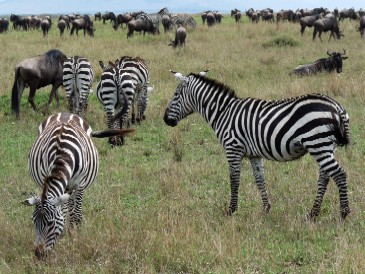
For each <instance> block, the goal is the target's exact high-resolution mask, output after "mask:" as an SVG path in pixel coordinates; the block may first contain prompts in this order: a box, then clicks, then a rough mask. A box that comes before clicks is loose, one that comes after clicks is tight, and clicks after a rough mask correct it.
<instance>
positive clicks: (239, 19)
mask: <svg viewBox="0 0 365 274" xmlns="http://www.w3.org/2000/svg"><path fill="white" fill-rule="evenodd" d="M241 18H242V13H241V12H240V11H237V12H236V13H235V14H234V20H235V21H236V23H239V22H241Z"/></svg>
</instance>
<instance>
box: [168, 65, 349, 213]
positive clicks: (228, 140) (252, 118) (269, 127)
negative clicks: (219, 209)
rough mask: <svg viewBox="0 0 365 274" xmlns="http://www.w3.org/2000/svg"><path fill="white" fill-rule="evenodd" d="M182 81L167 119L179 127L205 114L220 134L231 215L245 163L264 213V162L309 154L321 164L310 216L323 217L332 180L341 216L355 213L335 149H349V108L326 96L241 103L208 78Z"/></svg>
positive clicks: (192, 76) (266, 201)
mask: <svg viewBox="0 0 365 274" xmlns="http://www.w3.org/2000/svg"><path fill="white" fill-rule="evenodd" d="M173 73H174V74H175V76H176V78H178V79H179V80H180V84H179V86H178V87H177V89H176V92H175V95H174V96H173V98H172V100H171V102H170V103H169V105H168V107H167V109H166V112H165V116H164V120H165V122H166V124H167V125H169V126H176V125H177V124H178V122H179V121H180V120H181V119H183V118H184V117H186V116H188V115H189V114H192V113H194V112H198V113H200V114H201V115H202V116H203V117H204V119H205V120H206V121H207V122H208V123H209V124H210V125H211V127H212V128H213V130H214V131H215V133H216V135H217V137H218V139H219V141H220V143H221V144H222V145H223V147H224V148H225V151H226V155H227V159H228V163H229V168H230V181H231V202H230V207H229V210H228V212H227V213H228V214H231V213H233V212H234V211H236V209H237V199H238V186H239V178H240V168H241V161H242V159H243V157H247V158H249V160H250V162H251V165H252V169H253V173H254V176H255V179H256V184H257V186H258V189H259V191H260V194H261V197H262V201H263V207H264V211H265V212H268V211H269V209H270V203H269V199H268V195H267V192H266V187H265V179H264V171H263V163H262V159H269V160H275V161H291V160H295V159H298V158H300V157H301V156H303V155H304V154H306V153H307V152H308V153H309V154H310V155H312V156H313V158H314V159H315V160H316V161H317V163H318V164H319V178H318V192H317V197H316V200H315V202H314V206H313V208H312V210H311V213H310V217H311V218H312V219H315V218H316V217H317V216H318V215H319V212H320V207H321V203H322V200H323V196H324V194H325V191H326V189H327V185H328V182H329V180H330V177H332V179H333V180H334V181H335V183H336V185H337V187H338V189H339V193H340V206H341V217H342V218H345V217H346V216H347V215H348V213H349V212H350V209H349V202H348V197H347V182H346V178H347V175H346V172H345V171H344V169H343V168H342V167H341V166H340V165H339V163H338V162H337V161H336V160H335V158H334V151H335V148H336V146H343V145H346V144H349V142H350V136H349V135H350V134H349V118H348V114H347V113H346V111H345V110H344V108H343V107H342V106H341V105H340V104H339V103H337V102H336V101H335V100H333V99H331V98H330V97H328V96H326V95H323V94H307V95H302V96H299V97H294V98H288V99H284V100H277V101H269V100H261V99H253V98H246V99H239V98H237V97H236V95H235V93H234V91H233V90H231V89H230V88H228V87H227V86H225V85H223V84H221V83H218V82H216V81H214V80H211V79H207V78H206V77H204V76H200V75H197V74H190V75H188V76H187V77H185V76H183V75H182V74H181V73H176V72H173Z"/></svg>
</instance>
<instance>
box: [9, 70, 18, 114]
mask: <svg viewBox="0 0 365 274" xmlns="http://www.w3.org/2000/svg"><path fill="white" fill-rule="evenodd" d="M19 73H20V67H18V68H17V69H16V71H15V80H14V85H13V90H12V92H11V110H12V111H13V113H15V114H16V118H19V104H20V102H19V94H18V93H19V90H18V78H19Z"/></svg>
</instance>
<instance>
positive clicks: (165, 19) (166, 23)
mask: <svg viewBox="0 0 365 274" xmlns="http://www.w3.org/2000/svg"><path fill="white" fill-rule="evenodd" d="M161 22H162V26H163V30H164V32H165V33H166V32H168V31H170V30H171V29H172V21H171V18H170V16H169V15H167V14H165V15H163V16H162V20H161Z"/></svg>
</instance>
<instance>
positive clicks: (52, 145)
mask: <svg viewBox="0 0 365 274" xmlns="http://www.w3.org/2000/svg"><path fill="white" fill-rule="evenodd" d="M132 131H133V130H132V129H128V130H105V131H98V132H93V131H92V129H91V127H90V126H89V125H88V123H87V122H86V121H85V120H83V119H82V118H81V117H80V116H78V115H75V114H70V113H58V114H54V115H52V116H50V117H48V118H47V119H46V120H44V122H43V123H42V124H41V125H40V126H39V136H38V138H37V140H36V141H35V142H34V144H33V146H32V148H31V150H30V153H29V160H28V167H29V174H30V176H31V177H32V179H33V180H34V182H35V183H36V184H38V185H39V186H40V187H42V189H43V190H42V194H41V195H40V196H35V197H31V198H29V199H27V200H25V201H24V202H23V204H25V205H29V206H35V208H34V212H33V222H34V227H35V233H36V241H35V255H36V256H37V257H38V259H42V258H44V257H45V256H46V255H47V254H48V253H49V252H50V251H51V249H52V248H53V246H54V245H55V243H56V240H57V238H58V236H59V235H60V234H61V233H62V232H63V230H64V226H65V221H66V218H67V215H68V217H69V222H70V225H71V226H75V225H80V224H81V221H82V199H83V195H84V191H85V189H86V188H88V187H89V186H90V185H91V184H92V183H93V182H94V180H95V178H96V176H97V174H98V169H99V158H98V152H97V149H96V147H95V145H94V143H93V141H92V139H91V137H97V138H103V137H109V136H114V135H126V134H127V133H129V132H132Z"/></svg>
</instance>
